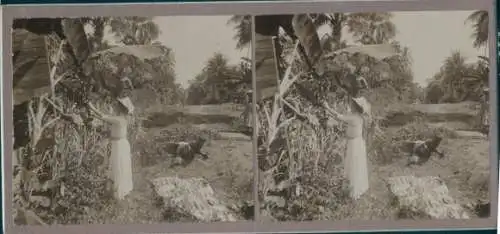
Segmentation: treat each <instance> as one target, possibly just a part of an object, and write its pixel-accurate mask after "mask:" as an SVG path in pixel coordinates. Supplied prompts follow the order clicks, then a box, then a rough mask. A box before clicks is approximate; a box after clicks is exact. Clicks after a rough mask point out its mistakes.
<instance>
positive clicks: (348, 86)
mask: <svg viewBox="0 0 500 234" xmlns="http://www.w3.org/2000/svg"><path fill="white" fill-rule="evenodd" d="M489 19H490V17H489V14H488V11H486V10H481V9H476V10H460V11H459V10H456V11H450V10H446V11H444V10H443V11H440V10H432V11H430V10H429V11H377V12H333V13H332V12H329V13H303V14H300V13H288V14H278V15H270V14H262V15H256V16H255V17H254V22H255V30H254V31H255V32H254V33H255V34H254V42H255V45H254V48H255V72H254V74H255V89H254V90H255V101H256V102H255V103H256V108H255V109H256V115H255V116H256V117H255V118H256V121H255V122H256V125H257V126H256V129H257V131H256V133H255V134H256V135H257V137H256V139H257V158H258V159H257V160H258V168H259V171H258V187H259V188H258V204H259V206H258V207H257V210H258V212H257V213H258V217H259V218H258V220H260V221H261V222H297V221H326V220H328V221H341V220H342V221H352V220H357V221H366V220H371V221H375V220H378V221H380V220H386V221H401V220H412V221H423V220H450V219H452V220H453V219H455V220H456V219H462V220H463V219H466V220H467V219H482V218H490V215H491V212H490V206H491V201H492V200H491V199H493V198H490V194H492V193H491V190H492V188H491V177H492V172H490V168H491V159H490V152H491V151H490V141H491V140H492V139H494V140H496V135H494V136H492V134H491V133H492V131H491V129H492V124H493V123H492V122H494V120H493V121H492V120H491V118H492V116H496V115H494V114H492V110H490V106H491V103H490V102H491V100H493V99H492V98H490V94H491V93H494V91H492V90H496V87H492V86H490V85H489V84H490V82H489V80H490V69H491V66H490V64H491V63H494V62H495V60H490V49H489V47H490V45H491V44H490V43H489V38H490V36H489V35H490V33H489V30H491V27H490V23H489ZM494 111H496V110H494ZM495 134H496V131H495ZM494 173H496V172H493V174H494ZM493 189H494V190H496V187H495V188H493ZM495 194H496V193H495ZM495 203H496V202H495ZM493 205H494V206H496V204H493ZM494 209H495V210H496V207H494ZM494 214H495V213H494Z"/></svg>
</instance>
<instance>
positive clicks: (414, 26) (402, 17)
mask: <svg viewBox="0 0 500 234" xmlns="http://www.w3.org/2000/svg"><path fill="white" fill-rule="evenodd" d="M472 12H473V11H425V12H418V11H414V12H411V11H408V12H395V14H394V18H393V22H394V23H395V24H396V28H397V30H398V34H396V40H398V41H399V42H401V44H402V45H405V46H407V47H409V49H410V51H411V55H412V58H413V73H414V79H415V81H416V82H418V83H420V84H423V85H425V84H426V80H427V79H428V78H431V77H432V76H433V75H434V74H435V73H437V72H438V71H439V69H440V67H441V65H442V64H443V61H444V60H445V59H446V57H448V56H449V55H450V54H451V52H452V51H453V50H460V52H461V53H462V55H464V56H465V57H466V58H468V59H469V61H468V62H474V61H476V60H477V56H479V55H483V56H487V55H488V54H487V50H486V49H485V48H482V49H475V48H474V47H472V42H473V38H472V37H471V35H472V33H473V28H472V25H471V24H470V23H467V24H464V22H465V20H466V19H467V17H468V16H469V15H470V14H471V13H472Z"/></svg>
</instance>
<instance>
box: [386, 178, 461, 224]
mask: <svg viewBox="0 0 500 234" xmlns="http://www.w3.org/2000/svg"><path fill="white" fill-rule="evenodd" d="M387 182H388V187H389V191H390V192H391V194H392V195H393V196H394V197H393V198H394V205H395V206H396V208H398V210H399V212H400V216H403V217H407V218H412V217H423V218H430V219H469V218H470V217H469V215H468V214H467V212H466V211H465V210H464V209H463V208H462V206H461V205H459V204H457V203H456V202H455V200H454V199H453V198H452V197H451V196H450V195H449V192H448V187H446V184H445V183H444V182H443V181H442V180H441V179H440V178H439V177H435V176H426V177H415V176H398V177H391V178H389V179H388V180H387Z"/></svg>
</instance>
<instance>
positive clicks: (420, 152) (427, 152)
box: [407, 136, 444, 166]
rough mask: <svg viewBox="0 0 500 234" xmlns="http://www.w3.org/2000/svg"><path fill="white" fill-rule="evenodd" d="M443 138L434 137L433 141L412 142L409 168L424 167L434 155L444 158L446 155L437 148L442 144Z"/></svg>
mask: <svg viewBox="0 0 500 234" xmlns="http://www.w3.org/2000/svg"><path fill="white" fill-rule="evenodd" d="M442 140H443V138H441V137H439V136H434V137H433V138H431V139H428V140H425V141H413V142H410V145H411V151H410V155H409V157H410V158H409V161H408V164H407V166H410V165H414V164H415V165H422V164H424V163H426V162H427V161H429V159H430V157H431V155H432V153H436V154H438V155H439V158H443V157H444V153H442V152H439V151H437V147H438V146H439V144H440V143H441V141H442Z"/></svg>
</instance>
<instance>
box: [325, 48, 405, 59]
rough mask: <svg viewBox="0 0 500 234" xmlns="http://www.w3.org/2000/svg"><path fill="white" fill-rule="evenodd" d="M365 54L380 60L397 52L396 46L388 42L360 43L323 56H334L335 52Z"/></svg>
mask: <svg viewBox="0 0 500 234" xmlns="http://www.w3.org/2000/svg"><path fill="white" fill-rule="evenodd" d="M342 53H348V54H351V55H352V54H357V53H361V54H366V55H368V56H370V57H373V58H376V59H379V60H382V59H385V58H389V57H392V56H396V55H398V54H399V52H398V51H397V49H396V47H395V46H393V45H390V44H377V45H362V46H351V47H347V48H344V49H340V50H336V51H333V52H331V53H328V54H326V55H325V57H334V56H335V55H337V54H342Z"/></svg>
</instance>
